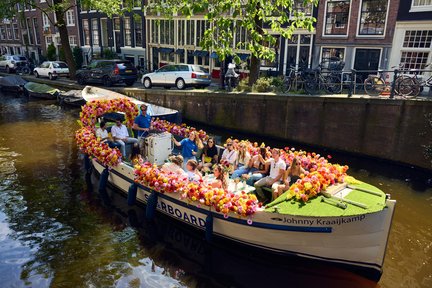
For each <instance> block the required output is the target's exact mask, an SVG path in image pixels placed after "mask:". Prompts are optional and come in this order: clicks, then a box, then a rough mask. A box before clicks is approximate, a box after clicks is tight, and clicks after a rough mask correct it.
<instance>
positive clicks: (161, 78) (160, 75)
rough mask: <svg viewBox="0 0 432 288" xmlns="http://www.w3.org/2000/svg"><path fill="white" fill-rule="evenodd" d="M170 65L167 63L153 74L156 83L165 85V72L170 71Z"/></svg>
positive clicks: (153, 80)
mask: <svg viewBox="0 0 432 288" xmlns="http://www.w3.org/2000/svg"><path fill="white" fill-rule="evenodd" d="M169 66H170V65H166V66H164V67H162V68H160V69H159V70H157V71H155V73H154V74H153V75H152V77H151V80H152V82H153V83H154V84H159V85H163V84H164V82H165V73H166V72H167V71H168V69H169Z"/></svg>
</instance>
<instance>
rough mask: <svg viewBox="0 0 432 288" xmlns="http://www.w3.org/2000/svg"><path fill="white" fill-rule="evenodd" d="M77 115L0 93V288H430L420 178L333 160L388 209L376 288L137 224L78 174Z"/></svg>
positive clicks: (430, 208)
mask: <svg viewBox="0 0 432 288" xmlns="http://www.w3.org/2000/svg"><path fill="white" fill-rule="evenodd" d="M78 114H79V113H78V111H77V110H68V109H63V108H60V107H59V106H57V105H56V103H55V102H50V101H33V100H32V101H29V100H27V99H25V98H20V97H17V95H8V94H0V193H1V194H0V283H1V287H271V286H276V285H277V286H278V287H315V286H317V287H389V288H390V287H392V288H393V287H432V268H431V267H432V263H431V261H432V247H431V245H432V244H431V243H432V226H431V223H430V221H431V220H430V219H431V216H432V189H431V188H430V183H428V179H427V176H428V175H426V174H425V173H424V172H421V171H416V170H414V169H412V168H401V167H399V166H396V165H392V164H388V163H380V162H379V161H376V160H371V159H369V160H364V159H360V158H353V157H346V156H344V155H338V154H336V153H334V156H333V159H334V161H335V162H340V163H343V164H348V165H350V167H351V168H350V170H349V173H350V174H351V175H353V176H354V177H356V178H358V179H360V180H364V181H367V182H369V183H371V184H373V185H376V186H378V187H380V188H382V189H383V190H384V191H385V192H386V193H390V194H391V195H392V198H395V199H397V201H398V203H397V207H396V213H395V218H394V222H393V228H392V231H391V235H390V241H389V245H388V250H387V256H386V259H385V265H384V274H383V276H382V278H381V280H380V281H379V282H378V283H374V282H371V281H370V280H367V279H365V278H362V277H360V276H358V275H356V274H353V273H351V272H348V271H346V270H343V269H340V268H338V267H335V266H333V265H329V264H322V263H316V262H314V261H306V260H300V259H298V258H288V259H284V260H283V261H281V260H278V261H277V262H276V261H273V260H272V259H267V258H263V257H261V256H260V255H256V254H254V253H255V252H250V251H247V250H241V249H236V248H234V247H230V245H229V244H226V245H218V246H214V245H208V244H206V243H205V242H204V241H203V236H204V235H201V234H200V233H197V232H196V231H190V230H188V229H186V228H185V227H183V226H181V225H180V226H179V225H178V224H176V223H173V222H172V221H169V220H168V219H165V218H164V217H157V219H156V221H155V222H152V223H149V222H146V221H143V220H142V219H143V218H144V217H143V209H142V208H140V207H132V208H130V207H127V205H126V199H125V198H124V197H122V196H120V195H118V194H117V193H115V191H110V190H108V195H100V194H99V193H97V187H96V186H95V183H96V182H97V179H96V178H94V176H91V177H85V176H84V175H85V171H84V168H83V165H82V162H83V160H82V157H81V156H80V154H79V152H78V151H77V148H76V145H75V141H74V137H73V136H74V132H75V130H76V129H77V128H78V124H77V122H76V120H77V118H78ZM297 148H300V147H297ZM326 152H328V151H326ZM328 153H329V152H328ZM407 153H409V151H407ZM429 176H430V175H429ZM91 183H93V184H91Z"/></svg>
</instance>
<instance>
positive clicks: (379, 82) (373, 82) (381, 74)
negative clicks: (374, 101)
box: [364, 63, 407, 96]
mask: <svg viewBox="0 0 432 288" xmlns="http://www.w3.org/2000/svg"><path fill="white" fill-rule="evenodd" d="M395 68H399V69H400V70H403V68H404V63H401V64H399V66H393V67H391V69H395ZM385 77H386V71H384V70H382V69H378V74H377V75H375V74H371V75H369V76H368V77H367V78H366V79H365V81H364V90H365V92H366V93H367V94H368V95H370V96H379V95H380V94H382V93H383V92H390V91H391V89H392V85H393V83H392V82H388V84H387V83H386V80H385ZM406 78H407V76H406V74H401V75H399V76H398V77H397V78H396V80H395V83H394V94H396V95H401V94H400V92H399V86H400V83H401V82H402V80H404V79H406Z"/></svg>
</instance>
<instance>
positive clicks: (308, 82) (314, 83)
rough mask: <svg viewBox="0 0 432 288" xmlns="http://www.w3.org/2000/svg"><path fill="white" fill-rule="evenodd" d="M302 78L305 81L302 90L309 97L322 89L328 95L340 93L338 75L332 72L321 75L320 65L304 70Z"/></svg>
mask: <svg viewBox="0 0 432 288" xmlns="http://www.w3.org/2000/svg"><path fill="white" fill-rule="evenodd" d="M303 78H304V80H305V81H304V87H303V88H304V90H305V92H306V93H308V94H310V95H313V94H316V93H317V92H318V91H319V90H320V89H322V88H323V89H324V90H325V91H326V92H327V93H330V94H338V93H340V92H341V91H342V81H341V77H340V75H339V73H336V71H334V70H330V71H329V72H328V73H323V72H322V66H321V64H320V65H318V68H315V69H309V70H306V71H305V73H304V76H303Z"/></svg>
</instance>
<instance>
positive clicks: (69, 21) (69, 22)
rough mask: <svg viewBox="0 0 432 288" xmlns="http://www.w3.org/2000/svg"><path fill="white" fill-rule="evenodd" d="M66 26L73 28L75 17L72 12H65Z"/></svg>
mask: <svg viewBox="0 0 432 288" xmlns="http://www.w3.org/2000/svg"><path fill="white" fill-rule="evenodd" d="M66 24H67V26H75V16H74V13H73V10H68V11H66Z"/></svg>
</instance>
